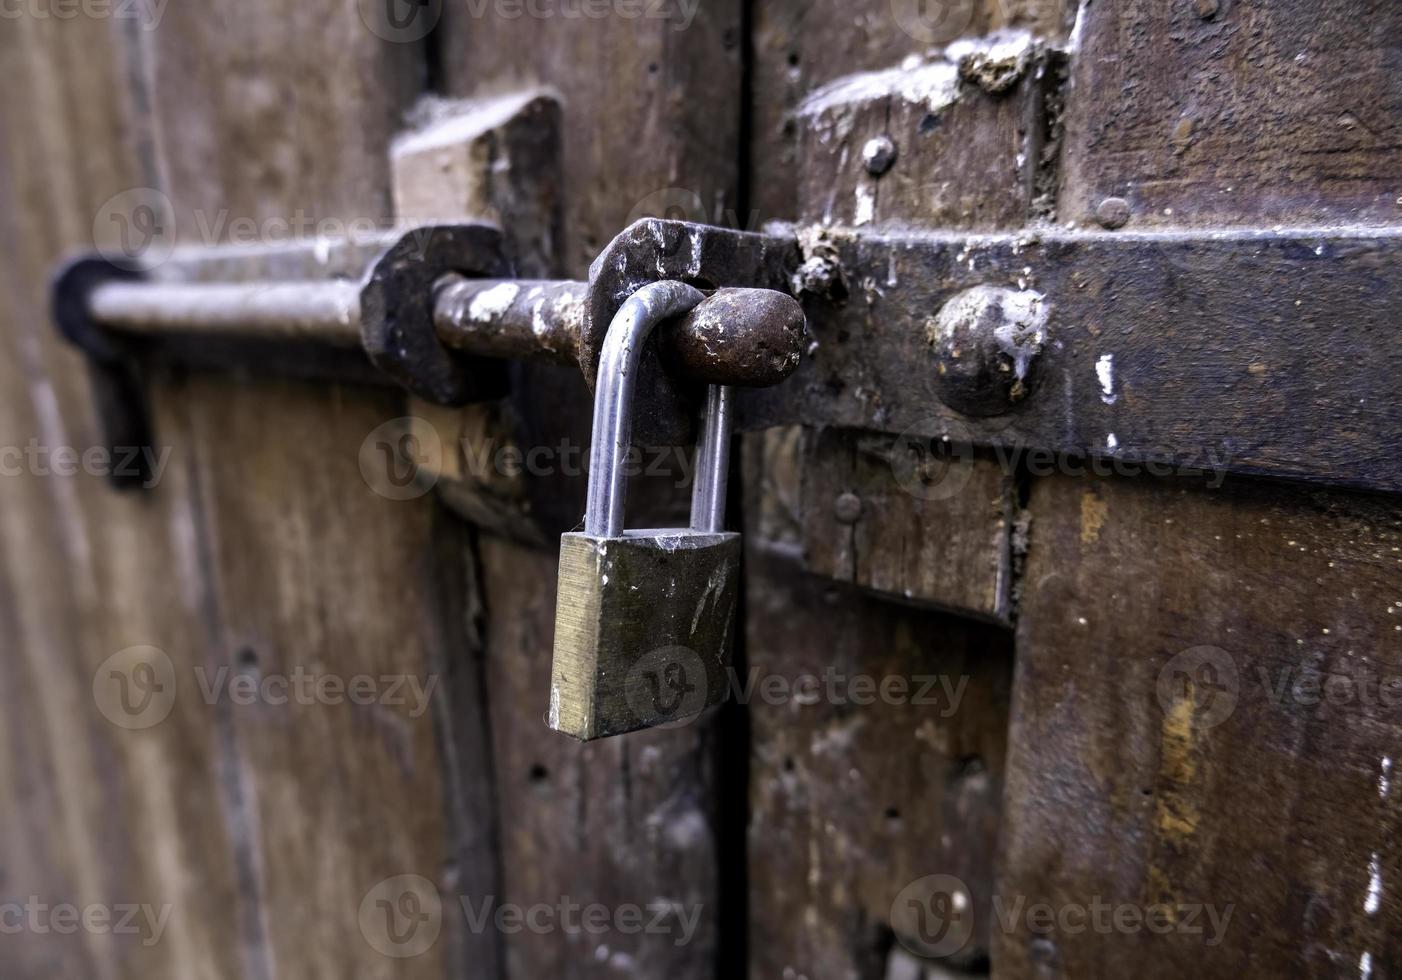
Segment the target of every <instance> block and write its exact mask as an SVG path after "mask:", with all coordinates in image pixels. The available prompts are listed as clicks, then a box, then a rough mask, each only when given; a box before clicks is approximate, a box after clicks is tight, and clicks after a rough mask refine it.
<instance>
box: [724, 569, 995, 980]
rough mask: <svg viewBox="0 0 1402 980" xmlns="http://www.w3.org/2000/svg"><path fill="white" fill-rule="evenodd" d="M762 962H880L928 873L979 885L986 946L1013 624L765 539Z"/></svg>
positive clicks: (983, 945) (973, 959)
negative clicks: (829, 565)
mask: <svg viewBox="0 0 1402 980" xmlns="http://www.w3.org/2000/svg"><path fill="white" fill-rule="evenodd" d="M749 559H750V566H749V571H750V575H751V578H752V581H753V583H754V584H753V585H752V586H751V594H750V603H751V605H750V617H749V621H748V622H749V627H748V636H747V639H748V650H749V654H750V662H749V665H748V668H747V669H743V670H742V671H741V672H740V673H739V674H738V677H737V682H738V685H739V687H740V688H741V690H742V691H744V692H746V693H747V699H748V703H749V710H750V716H751V718H752V719H753V725H754V729H753V731H754V746H755V747H754V754H753V759H752V765H753V772H752V778H751V784H750V793H751V796H750V806H751V814H750V828H749V848H750V871H751V880H752V882H753V884H752V888H751V893H750V903H751V930H752V937H753V938H752V941H751V943H750V975H751V976H754V977H775V976H783V975H786V971H792V975H795V976H798V975H803V976H809V977H877V976H883V975H887V974H886V973H885V969H886V968H887V967H886V964H887V958H888V957H889V956H890V955H891V954H892V951H893V949H894V948H895V946H894V943H895V935H894V933H893V929H895V928H899V929H904V930H906V932H907V936H906V940H905V941H907V942H912V941H913V940H912V938H911V937H913V936H914V935H915V931H914V929H915V923H914V922H913V921H911V920H909V919H907V918H906V917H905V916H904V914H903V912H902V910H899V909H896V908H895V903H896V900H897V897H898V896H899V895H900V894H901V892H902V890H903V889H904V888H905V886H906V885H908V884H909V883H911V882H914V881H917V880H919V879H921V878H924V877H925V876H927V875H933V874H946V875H954V876H956V877H958V878H959V879H960V880H962V881H964V882H965V883H966V884H967V886H968V887H969V889H970V891H971V892H972V893H973V894H975V895H976V896H978V898H979V899H980V904H979V906H978V907H977V909H976V910H975V911H974V912H973V913H972V914H973V915H974V916H975V922H976V924H975V925H974V926H973V927H972V929H971V932H970V934H969V936H968V941H967V943H965V944H964V945H963V946H962V947H961V948H960V949H959V950H957V951H956V952H957V953H958V956H957V957H956V961H957V962H960V963H964V964H974V963H977V962H979V961H980V960H982V959H985V958H986V955H987V949H988V935H989V924H990V918H991V917H990V916H989V905H988V903H987V894H988V890H989V889H990V888H991V885H992V881H993V868H994V849H995V844H996V840H997V836H998V826H999V820H1000V814H1001V809H1002V806H1001V801H1000V797H1001V787H1002V770H1003V752H1004V745H1005V738H1006V732H1007V698H1008V692H1009V688H1010V686H1011V677H1012V636H1011V634H1010V633H1008V632H1007V631H1005V630H1002V629H999V628H997V627H994V626H986V625H982V624H978V623H973V622H970V621H964V620H958V619H954V618H951V617H948V616H944V615H940V614H937V613H932V612H929V611H924V610H919V609H916V608H913V607H909V606H898V605H893V604H890V603H886V602H882V601H880V600H878V599H874V598H872V597H870V596H864V595H862V594H861V593H859V592H855V591H853V590H851V589H850V588H847V587H843V586H839V585H834V584H833V583H831V582H829V581H827V580H825V579H823V578H819V577H817V576H809V575H803V574H799V575H795V574H794V573H793V571H792V566H791V565H790V564H789V563H788V562H787V561H783V560H780V559H776V558H773V557H766V556H765V555H764V554H763V553H762V552H759V551H752V552H751V554H750V555H749Z"/></svg>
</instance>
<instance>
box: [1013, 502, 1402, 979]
mask: <svg viewBox="0 0 1402 980" xmlns="http://www.w3.org/2000/svg"><path fill="white" fill-rule="evenodd" d="M1029 507H1030V509H1031V511H1032V528H1033V537H1032V547H1031V549H1030V552H1029V555H1028V565H1027V582H1026V591H1025V595H1024V598H1023V603H1022V619H1021V623H1020V627H1019V632H1018V657H1019V666H1018V676H1017V684H1016V688H1015V692H1014V699H1013V719H1014V721H1013V728H1012V735H1011V747H1010V750H1009V770H1008V771H1009V775H1008V783H1007V799H1009V800H1012V801H1024V803H1023V804H1022V805H1014V806H1012V807H1011V808H1010V811H1009V814H1010V815H1009V819H1008V824H1007V831H1006V834H1005V837H1004V847H1005V852H1004V855H1003V862H1004V873H1003V874H1002V876H1001V878H1000V881H999V886H998V892H997V894H998V896H999V898H1000V901H1001V902H1002V903H1003V904H1004V907H1005V910H1007V911H1008V914H1009V915H1010V916H1012V912H1011V910H1012V908H1013V903H1015V902H1016V901H1018V900H1022V902H1023V913H1024V914H1023V915H1021V916H1015V917H1012V918H1010V919H1009V925H1008V926H1007V928H1006V929H1005V930H1000V931H999V933H998V935H997V938H996V939H995V947H994V967H995V973H996V975H998V976H1004V977H1034V976H1035V977H1042V976H1051V977H1086V976H1116V975H1121V974H1124V973H1130V972H1133V973H1135V974H1137V975H1140V976H1146V977H1170V976H1182V975H1184V974H1185V973H1189V972H1191V973H1194V974H1196V975H1200V976H1210V977H1230V976H1241V975H1252V976H1257V975H1260V976H1320V977H1323V976H1330V977H1332V976H1369V975H1371V976H1374V977H1379V976H1391V975H1393V974H1394V973H1395V972H1396V971H1397V969H1398V968H1399V963H1402V959H1399V957H1402V948H1399V946H1398V943H1397V937H1398V936H1399V935H1402V903H1399V902H1398V901H1397V899H1396V895H1395V891H1394V887H1393V883H1394V881H1395V879H1396V876H1397V875H1398V874H1399V873H1402V862H1399V858H1398V854H1397V852H1396V849H1395V848H1394V846H1393V841H1394V840H1395V839H1396V835H1397V828H1398V810H1397V806H1396V804H1395V800H1394V798H1393V797H1394V796H1395V792H1394V789H1393V787H1392V786H1391V782H1392V774H1391V770H1392V766H1393V764H1394V763H1393V760H1395V759H1396V758H1397V757H1398V746H1399V744H1402V710H1399V702H1402V697H1399V694H1402V680H1399V678H1402V631H1399V630H1402V513H1399V511H1398V509H1397V507H1396V506H1395V504H1392V503H1391V502H1388V501H1381V500H1377V499H1370V498H1367V497H1362V496H1357V497H1355V496H1347V495H1342V494H1324V493H1312V494H1307V493H1304V492H1298V491H1286V490H1278V489H1267V488H1264V487H1261V486H1257V485H1252V484H1237V483H1235V482H1234V483H1231V484H1228V486H1226V487H1224V488H1223V490H1222V491H1221V492H1219V493H1215V494H1209V493H1202V492H1200V491H1192V490H1188V489H1174V488H1173V487H1172V486H1171V485H1168V484H1164V483H1162V482H1154V481H1117V482H1115V483H1107V482H1104V481H1099V480H1092V479H1080V480H1078V479H1071V478H1053V479H1048V480H1039V481H1037V482H1036V483H1035V484H1034V486H1033V488H1032V496H1031V500H1030V503H1029ZM1094 901H1099V902H1103V903H1107V904H1110V905H1124V906H1127V907H1132V908H1135V909H1138V910H1139V911H1138V913H1135V914H1138V915H1141V916H1142V915H1143V914H1145V910H1146V909H1147V908H1148V907H1149V906H1152V905H1159V904H1167V905H1169V906H1181V907H1180V908H1178V909H1177V910H1176V920H1177V922H1178V925H1179V927H1181V928H1172V929H1169V930H1168V931H1167V932H1166V934H1162V935H1155V934H1153V933H1151V932H1149V931H1148V929H1147V928H1144V927H1142V926H1141V927H1138V928H1134V929H1114V928H1113V927H1111V931H1110V932H1108V933H1107V932H1105V931H1103V930H1102V931H1100V932H1096V931H1095V930H1094V929H1092V928H1090V927H1089V926H1087V928H1085V929H1084V930H1080V931H1073V930H1069V929H1067V928H1064V927H1058V926H1057V925H1056V924H1053V925H1052V927H1051V928H1050V930H1048V929H1046V927H1045V925H1042V926H1037V927H1035V928H1034V925H1033V924H1032V923H1031V920H1030V919H1029V918H1028V917H1027V914H1026V913H1027V912H1028V911H1029V909H1030V906H1031V905H1033V904H1037V903H1048V904H1050V905H1051V906H1052V908H1053V909H1055V910H1058V914H1060V910H1064V909H1068V908H1071V909H1089V907H1090V905H1091V903H1092V902H1094ZM1189 906H1212V907H1213V910H1214V911H1215V914H1216V915H1217V916H1218V921H1219V922H1223V923H1224V925H1222V926H1221V927H1220V928H1214V927H1213V926H1212V924H1211V922H1210V919H1209V917H1208V916H1207V915H1206V913H1203V914H1201V915H1200V917H1199V918H1198V920H1197V924H1198V925H1199V926H1201V927H1202V928H1201V931H1198V930H1196V929H1194V928H1193V924H1192V923H1190V922H1189V921H1188V918H1189V916H1190V914H1193V913H1192V912H1191V910H1190V909H1189V908H1188V907H1189ZM1129 914H1130V913H1126V915H1127V916H1128V915H1129ZM1228 917H1229V918H1228ZM1068 921H1069V920H1068ZM1086 921H1090V920H1086ZM1126 921H1129V920H1128V919H1126ZM1370 971H1371V972H1370Z"/></svg>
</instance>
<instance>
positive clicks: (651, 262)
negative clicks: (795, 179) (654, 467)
mask: <svg viewBox="0 0 1402 980" xmlns="http://www.w3.org/2000/svg"><path fill="white" fill-rule="evenodd" d="M798 263H799V255H798V249H797V247H796V245H795V243H794V241H793V240H792V239H791V238H789V237H788V236H773V235H760V234H753V233H749V232H737V231H732V230H730V229H727V228H719V227H713V226H710V225H700V224H694V223H691V222H686V221H664V220H661V219H657V218H645V219H643V220H641V221H638V222H635V223H634V224H632V225H630V226H629V227H628V228H627V229H626V230H624V232H623V233H622V234H620V235H619V236H618V237H617V238H615V239H614V240H613V241H612V242H610V243H609V245H608V247H606V248H605V249H604V250H603V251H602V252H601V253H599V256H598V258H596V259H595V260H594V263H593V265H591V266H590V268H589V317H588V320H587V322H586V325H585V332H584V335H583V337H582V339H581V342H580V352H579V363H580V367H581V368H583V370H584V375H585V378H586V379H588V381H589V383H590V385H593V383H594V379H595V376H596V375H597V374H598V370H599V355H600V351H601V350H602V347H603V342H604V335H605V334H606V333H607V331H608V325H609V323H610V322H611V321H612V319H613V316H614V314H615V313H617V312H618V308H619V307H620V306H622V305H623V301H624V300H626V299H627V298H628V297H629V296H631V295H632V294H633V293H634V292H636V291H637V290H638V289H639V288H641V287H642V286H645V285H647V284H648V283H651V282H660V281H663V280H669V279H674V280H677V281H679V282H684V283H687V284H688V285H691V286H695V287H697V288H698V289H702V290H713V289H717V288H719V287H723V286H742V287H751V288H759V289H772V290H779V291H781V292H788V290H789V280H790V277H791V276H792V274H793V272H794V271H795V270H796V269H797V267H798ZM638 392H639V398H640V399H641V400H642V403H643V404H645V405H647V406H648V411H647V412H646V413H644V414H642V415H640V416H639V418H638V420H637V425H638V431H637V438H638V440H639V441H640V442H646V443H649V444H652V445H667V444H672V445H680V444H682V443H686V442H690V441H691V440H692V438H693V435H694V431H695V419H696V416H697V414H698V411H699V408H700V405H701V395H702V389H701V386H699V385H697V384H694V383H687V382H684V381H678V380H677V379H674V378H672V377H670V376H669V375H668V374H667V373H666V372H664V371H663V370H662V369H661V367H660V365H659V363H658V359H657V358H655V357H645V358H644V359H643V363H642V368H641V370H640V371H639V378H638Z"/></svg>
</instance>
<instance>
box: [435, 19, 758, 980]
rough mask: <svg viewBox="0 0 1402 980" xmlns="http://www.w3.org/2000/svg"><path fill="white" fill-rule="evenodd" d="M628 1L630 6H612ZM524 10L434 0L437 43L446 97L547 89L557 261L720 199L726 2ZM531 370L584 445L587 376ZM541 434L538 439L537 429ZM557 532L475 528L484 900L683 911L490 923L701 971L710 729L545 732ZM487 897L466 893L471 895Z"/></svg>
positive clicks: (553, 425) (737, 80)
mask: <svg viewBox="0 0 1402 980" xmlns="http://www.w3.org/2000/svg"><path fill="white" fill-rule="evenodd" d="M635 8H636V9H637V10H638V11H640V12H641V16H636V17H633V16H624V15H623V13H621V12H622V11H625V10H632V9H635ZM534 9H537V10H542V11H546V12H548V14H549V15H548V16H545V17H533V16H530V15H529V14H526V15H524V16H519V17H509V16H505V15H504V14H503V9H502V8H501V7H498V6H495V5H490V4H487V5H484V4H480V3H474V2H473V0H449V2H447V3H446V4H445V5H444V9H443V18H442V21H441V25H440V26H441V34H440V36H439V37H438V40H437V48H436V50H437V52H438V63H439V65H440V75H441V81H442V85H443V88H444V90H445V94H448V95H451V96H455V97H485V96H491V95H497V94H500V93H503V92H508V91H516V90H519V89H522V88H532V87H536V86H543V87H546V88H547V89H550V90H553V91H554V92H556V93H558V95H559V98H560V101H561V105H562V140H561V142H562V145H561V154H562V157H561V170H562V172H563V173H564V174H565V175H566V176H565V183H564V185H563V186H562V187H561V189H560V198H561V203H562V205H563V211H564V217H563V238H562V240H561V241H560V242H558V243H556V245H557V251H558V257H559V258H558V266H559V268H560V271H561V272H562V273H563V274H564V275H567V276H571V277H583V276H585V275H586V274H587V271H588V267H589V264H590V263H591V262H592V261H593V259H594V257H595V256H596V255H597V254H598V253H599V251H600V250H601V249H602V248H603V247H604V246H605V245H606V244H607V243H608V242H609V241H610V240H612V238H613V237H614V236H615V235H617V234H618V233H619V232H621V231H622V230H623V229H624V227H625V226H626V225H627V224H628V223H630V222H631V221H632V220H635V219H637V218H640V217H644V216H648V215H667V216H672V217H675V216H677V213H678V209H680V213H681V214H683V215H684V216H686V217H688V218H691V219H693V220H704V221H713V220H715V217H716V215H717V214H720V215H722V216H724V214H725V213H726V212H727V211H731V210H734V209H735V207H736V206H737V203H736V202H737V193H738V171H739V166H740V159H741V155H740V143H739V140H740V113H741V79H742V65H741V43H742V40H743V37H742V33H741V4H740V3H739V0H704V2H702V3H700V4H697V5H692V4H689V3H686V4H683V3H664V4H660V5H659V4H641V5H626V4H620V5H613V6H610V5H602V8H601V7H600V5H594V7H593V8H592V9H593V10H595V11H599V10H600V9H602V15H599V16H581V15H579V14H578V13H576V14H575V15H574V16H566V15H565V14H566V12H567V11H571V10H575V9H576V8H573V7H570V5H564V4H561V5H550V4H540V5H535V7H534ZM577 9H578V10H580V11H582V10H585V9H589V8H588V5H582V6H580V7H579V8H577ZM509 231H510V229H508V232H509ZM529 377H530V379H531V380H530V383H529V385H527V386H526V387H525V388H524V391H525V395H524V397H526V398H528V399H530V400H531V402H532V404H530V405H528V406H527V409H528V411H527V412H526V413H524V415H525V417H527V418H530V419H534V418H535V416H536V415H537V414H538V413H539V412H540V407H539V406H540V405H541V404H548V405H549V406H550V407H549V409H548V412H549V415H550V424H549V425H545V426H541V425H539V424H534V423H533V424H531V425H529V426H528V427H527V428H528V429H533V430H535V431H536V432H537V434H540V443H539V444H540V445H542V446H547V447H549V448H550V449H551V450H552V451H554V450H555V449H557V448H558V445H559V440H560V437H561V436H567V438H568V442H569V444H570V445H571V446H573V447H574V449H575V450H576V451H579V452H583V451H584V449H585V447H584V446H582V445H580V444H579V442H578V434H579V432H580V430H578V428H577V427H566V428H562V427H560V423H559V420H586V421H585V422H584V424H585V425H586V426H587V419H588V417H589V413H590V402H589V399H588V396H587V393H586V392H585V391H584V390H583V387H582V386H581V385H579V384H578V383H577V379H573V380H572V379H569V378H564V379H561V378H560V377H558V376H551V375H549V374H547V373H545V372H532V373H530V375H529ZM547 432H548V433H549V434H550V438H548V439H547V438H545V436H544V435H543V434H541V433H547ZM519 448H521V449H522V450H529V449H531V448H532V447H531V446H528V445H521V446H520V447H519ZM580 458H582V457H580ZM561 462H562V463H563V462H564V461H563V460H562V461H561ZM635 482H636V483H638V486H637V487H635V488H634V489H635V490H637V491H638V493H637V494H635V497H636V498H639V499H641V498H642V497H644V496H646V497H651V496H652V492H651V491H650V490H645V489H644V487H645V486H646V484H647V481H635ZM666 482H668V483H671V484H675V480H674V479H669V480H667V481H666ZM575 483H576V484H577V483H578V479H577V478H576V479H575ZM563 484H564V481H562V485H563ZM663 489H665V490H666V491H668V493H669V495H670V497H671V498H672V499H671V500H670V501H668V502H666V503H664V502H662V501H660V500H659V501H657V506H658V509H659V511H662V512H665V511H666V510H671V511H675V510H676V509H677V505H678V504H680V505H681V506H683V507H684V506H685V503H686V500H685V499H684V498H685V497H686V489H685V488H684V487H681V486H676V485H671V486H668V487H665V488H663ZM567 492H572V491H567ZM574 499H578V500H582V494H580V495H578V496H577V497H575V498H574ZM631 509H632V508H630V510H631ZM664 526H665V520H664ZM556 545H557V542H555V541H551V542H550V543H549V547H548V548H547V549H536V548H532V547H529V546H526V545H522V544H520V543H513V542H510V541H506V540H503V539H501V538H497V537H492V536H490V535H488V534H483V536H482V537H481V538H480V542H479V547H480V554H481V577H480V588H481V592H482V596H483V602H484V622H485V648H486V657H487V677H488V683H489V688H490V690H491V692H492V701H493V703H494V704H500V705H504V706H506V707H504V708H503V709H502V710H499V711H494V712H493V713H492V730H493V745H494V747H495V751H496V758H497V768H498V778H499V781H500V787H501V814H502V816H501V827H502V866H503V869H504V870H503V893H502V894H501V895H499V896H496V897H497V900H498V901H504V902H510V903H513V904H516V905H521V906H523V907H531V906H533V905H538V904H544V905H547V906H552V907H557V908H558V907H560V906H561V904H562V903H565V902H573V903H577V904H580V905H594V906H597V907H598V908H599V909H601V910H603V911H604V912H607V913H609V915H610V916H612V915H614V914H616V913H618V912H619V911H620V910H623V909H630V908H638V909H643V910H647V909H649V907H650V906H656V905H658V904H659V903H661V904H662V905H668V904H675V905H676V906H678V907H680V910H681V913H682V914H683V915H685V916H688V917H691V920H692V925H691V926H690V927H686V926H684V925H683V924H682V923H681V922H680V921H679V920H678V919H677V918H676V917H672V916H669V917H667V918H665V919H664V921H663V923H662V925H661V927H660V928H659V929H643V930H637V929H631V928H626V926H627V923H626V921H625V922H624V923H623V925H624V926H625V928H619V924H618V920H617V919H614V918H610V919H609V922H608V924H607V925H606V927H605V928H603V929H602V930H599V931H594V932H591V931H590V930H588V929H579V928H576V929H574V930H566V929H560V928H556V929H552V930H550V931H548V932H544V933H536V932H533V931H531V930H525V929H523V930H521V931H519V932H516V933H512V934H508V935H506V936H504V943H505V956H506V968H507V974H508V975H509V976H513V977H517V976H519V977H537V976H549V977H562V978H567V977H580V978H589V977H618V976H624V977H637V978H639V980H641V978H644V977H655V976H670V977H678V978H703V977H710V976H713V975H714V974H715V971H716V962H717V958H718V957H719V956H722V955H724V954H723V952H722V950H721V948H720V946H721V937H720V935H719V925H718V920H719V917H720V916H721V914H722V912H721V909H720V907H719V906H720V904H721V903H722V902H723V901H724V900H725V898H724V896H722V895H721V893H720V891H719V885H718V879H717V862H718V858H717V847H718V843H717V833H718V831H719V828H718V826H717V820H718V817H717V812H716V810H717V808H716V800H715V798H716V793H717V789H716V785H717V774H716V771H715V769H714V763H713V760H712V755H713V753H714V751H715V744H716V743H715V739H716V732H715V726H714V724H713V722H712V720H711V719H703V720H701V721H699V722H698V723H696V724H695V725H691V726H687V727H685V728H682V729H677V730H664V731H654V732H646V733H639V734H635V735H629V736H626V737H623V738H617V739H610V740H605V741H603V742H600V743H595V744H590V745H579V744H576V743H574V742H572V741H570V740H568V739H566V738H564V737H563V736H560V735H558V734H555V733H553V732H550V731H549V730H548V729H547V728H546V726H545V725H544V721H543V718H544V713H545V709H546V702H547V699H548V692H549V676H550V654H551V640H552V635H553V626H554V618H555V599H554V583H555V577H556V561H557V559H556V555H555V547H556ZM484 897H485V896H480V895H475V896H471V898H472V900H473V901H474V902H475V903H480V902H481V900H482V899H483V898H484ZM643 914H644V915H645V917H647V918H649V919H650V918H651V917H652V914H653V913H652V912H649V911H644V912H643Z"/></svg>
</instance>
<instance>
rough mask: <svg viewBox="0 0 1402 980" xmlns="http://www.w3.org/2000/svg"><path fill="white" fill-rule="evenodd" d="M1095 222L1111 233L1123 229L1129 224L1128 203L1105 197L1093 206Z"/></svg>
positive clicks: (1120, 199)
mask: <svg viewBox="0 0 1402 980" xmlns="http://www.w3.org/2000/svg"><path fill="white" fill-rule="evenodd" d="M1095 220H1096V221H1098V222H1100V225H1101V227H1102V228H1109V229H1111V230H1112V231H1113V230H1114V229H1116V228H1123V227H1124V226H1125V225H1126V224H1128V223H1129V202H1128V201H1126V200H1125V199H1124V198H1122V197H1107V198H1106V199H1105V200H1103V201H1101V202H1100V203H1099V204H1097V205H1096V206H1095Z"/></svg>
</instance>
